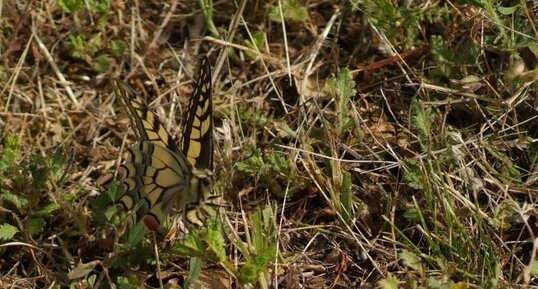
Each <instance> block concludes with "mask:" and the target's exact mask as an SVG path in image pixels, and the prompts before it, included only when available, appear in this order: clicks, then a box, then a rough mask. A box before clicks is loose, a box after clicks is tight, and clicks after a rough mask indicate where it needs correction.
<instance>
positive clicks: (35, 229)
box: [24, 218, 47, 236]
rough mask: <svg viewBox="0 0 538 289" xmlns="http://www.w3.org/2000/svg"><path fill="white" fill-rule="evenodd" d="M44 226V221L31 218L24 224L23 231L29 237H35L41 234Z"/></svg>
mask: <svg viewBox="0 0 538 289" xmlns="http://www.w3.org/2000/svg"><path fill="white" fill-rule="evenodd" d="M46 224H47V222H45V219H43V218H32V219H30V220H29V221H28V222H26V224H25V226H24V229H25V230H26V231H27V232H28V233H30V235H32V236H35V235H36V234H39V233H41V232H43V229H44V228H45V225H46Z"/></svg>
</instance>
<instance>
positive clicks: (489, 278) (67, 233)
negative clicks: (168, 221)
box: [0, 0, 538, 288]
mask: <svg viewBox="0 0 538 289" xmlns="http://www.w3.org/2000/svg"><path fill="white" fill-rule="evenodd" d="M205 2H210V1H205ZM469 2H470V3H467V4H463V3H455V2H451V1H388V0H387V1H322V0H313V1H298V0H297V1H291V0H289V1H276V0H274V1H273V0H272V1H215V2H214V3H212V5H213V6H211V4H207V5H208V6H206V7H205V8H201V7H202V6H201V5H200V2H196V1H132V2H131V1H112V0H109V1H106V0H91V1H77V0H71V1H0V15H1V19H0V23H1V25H0V27H1V29H2V30H1V33H0V55H1V58H0V59H1V63H0V152H1V154H0V242H2V243H1V244H0V275H1V276H0V287H2V288H60V287H62V288H64V287H67V286H71V287H72V288H91V287H95V288H112V287H114V286H116V287H117V288H137V287H143V286H152V287H158V286H159V282H158V279H157V278H156V275H155V272H156V271H157V264H156V262H155V260H156V259H155V255H154V247H153V242H152V238H151V236H152V235H151V234H150V233H147V232H146V233H144V232H140V231H136V232H135V231H129V232H124V233H122V232H121V231H122V230H123V228H122V227H123V226H122V224H121V222H120V221H119V219H118V216H117V214H116V213H115V209H114V207H112V208H111V207H110V206H108V205H109V203H110V198H111V197H110V195H114V193H115V192H116V188H117V186H116V185H115V183H114V182H113V179H114V176H115V172H116V170H117V168H118V165H119V164H120V162H121V156H122V152H125V149H126V148H128V147H129V146H130V145H132V144H133V143H134V140H135V139H134V135H133V133H132V130H131V129H130V124H129V120H128V119H127V117H126V115H125V114H124V113H123V111H122V109H121V107H120V105H119V103H118V102H117V101H116V100H115V96H114V94H113V93H112V91H113V90H112V86H111V83H110V82H109V80H110V79H111V78H113V77H118V78H120V79H124V80H126V81H127V82H129V83H130V84H131V85H132V86H133V87H134V88H135V89H136V90H137V91H139V92H141V93H142V94H143V95H144V97H145V98H146V99H147V100H148V102H149V103H150V106H151V108H152V110H154V111H155V112H156V113H157V114H158V115H159V116H160V117H161V119H162V120H163V122H164V123H165V125H166V127H167V128H168V129H169V130H170V132H171V133H172V134H173V135H174V136H176V137H178V136H179V134H180V131H181V129H180V128H181V122H182V116H183V115H184V112H185V109H186V105H187V103H188V99H189V97H190V94H191V92H192V90H193V89H192V83H193V81H192V80H193V77H195V75H196V71H197V69H196V68H197V66H198V63H199V60H200V58H201V56H204V55H206V56H207V57H208V58H209V59H210V62H211V64H212V67H213V75H214V77H213V87H214V94H213V99H214V109H215V120H214V123H215V147H216V148H215V162H216V163H215V166H216V170H215V173H216V174H217V176H218V183H217V186H216V189H217V190H218V191H219V192H220V193H222V194H223V195H224V196H225V199H226V201H227V202H226V204H227V205H226V206H225V209H224V210H223V212H222V216H221V218H219V220H218V221H217V223H212V224H210V225H209V226H208V227H209V228H208V229H207V230H206V229H203V230H202V232H200V235H198V234H196V232H195V234H193V235H190V236H189V237H185V239H183V241H179V242H178V243H179V244H175V245H172V247H170V246H169V247H164V246H163V245H162V242H163V236H162V235H158V236H157V238H156V239H157V243H158V244H159V245H158V246H159V251H160V264H159V265H160V268H161V270H162V271H163V272H164V273H163V274H162V276H163V283H164V285H165V286H171V287H168V288H174V287H173V285H172V284H173V283H174V282H175V283H176V284H179V285H181V286H182V287H183V288H187V287H189V288H196V286H197V285H193V283H192V282H194V283H196V284H198V285H199V286H203V288H248V287H249V286H250V287H254V288H359V287H360V288H374V287H381V288H398V287H400V288H469V287H474V288H515V287H520V286H524V285H530V286H532V285H538V284H537V282H536V280H535V277H534V276H535V274H536V272H537V271H536V270H537V269H536V264H535V261H534V258H535V257H536V248H537V246H538V242H537V239H536V237H537V236H536V234H535V233H536V232H538V230H537V227H536V217H537V215H538V214H537V211H536V205H535V204H536V200H535V198H536V194H537V193H538V188H537V180H538V175H537V157H538V149H537V148H538V147H537V145H536V137H537V135H538V134H537V128H538V126H537V125H538V122H537V117H536V104H537V98H536V84H535V81H536V79H537V75H538V73H537V71H536V70H534V69H535V68H536V65H537V63H538V61H537V54H538V42H537V38H538V32H537V31H536V23H537V20H536V17H537V15H536V13H537V9H536V8H537V6H538V5H537V4H536V1H519V2H517V1H501V2H496V1H489V0H483V1H469ZM211 7H212V8H213V9H211ZM280 9H282V11H284V13H280V12H279V11H280ZM215 228H216V229H215ZM185 244H186V245H188V246H187V247H189V246H190V247H189V248H190V249H189V248H186V247H185V246H184V245H185ZM194 257H195V258H194ZM189 269H190V271H189ZM195 279H197V281H193V280H195Z"/></svg>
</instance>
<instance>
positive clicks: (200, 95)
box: [181, 57, 213, 170]
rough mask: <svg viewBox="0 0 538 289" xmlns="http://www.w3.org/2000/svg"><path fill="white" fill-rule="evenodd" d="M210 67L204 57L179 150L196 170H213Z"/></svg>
mask: <svg viewBox="0 0 538 289" xmlns="http://www.w3.org/2000/svg"><path fill="white" fill-rule="evenodd" d="M211 96H212V86H211V66H210V65H209V60H208V59H207V58H206V57H204V58H203V60H202V63H201V65H200V73H199V75H198V79H197V80H196V83H195V86H194V92H193V94H192V97H191V100H190V103H189V110H188V114H187V118H186V120H185V124H184V128H183V134H182V141H181V150H182V151H183V153H184V154H185V156H186V158H187V161H188V162H189V163H190V164H191V165H192V166H193V167H195V168H198V169H209V170H212V169H213V135H212V134H213V103H212V99H211Z"/></svg>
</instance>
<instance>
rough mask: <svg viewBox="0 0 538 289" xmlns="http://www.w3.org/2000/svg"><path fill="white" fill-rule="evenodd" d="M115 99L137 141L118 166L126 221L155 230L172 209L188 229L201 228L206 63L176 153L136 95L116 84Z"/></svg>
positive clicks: (206, 177) (209, 179) (209, 186)
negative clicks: (127, 215) (130, 214)
mask: <svg viewBox="0 0 538 289" xmlns="http://www.w3.org/2000/svg"><path fill="white" fill-rule="evenodd" d="M116 95H117V96H118V98H119V100H120V101H121V103H122V104H123V107H124V108H125V110H126V112H127V114H128V115H129V118H130V120H131V124H132V125H133V128H134V131H135V134H136V136H137V142H136V143H135V145H134V146H133V147H131V148H130V149H129V150H128V156H127V158H126V160H125V162H124V163H123V164H122V166H121V167H120V178H119V179H120V181H121V183H122V186H123V188H124V194H123V195H122V196H121V198H120V199H119V203H121V204H122V206H123V208H124V209H125V210H127V211H134V212H135V214H134V215H133V218H132V220H131V222H140V221H142V222H143V223H144V224H145V225H146V227H147V228H148V229H150V230H153V231H156V230H157V229H158V228H159V227H160V225H161V224H162V223H163V221H164V219H165V218H166V216H167V215H168V214H169V213H170V212H171V211H173V209H174V208H177V209H178V210H179V211H182V213H183V219H184V221H186V222H187V223H188V224H189V225H195V226H202V225H203V220H204V218H205V217H206V216H208V215H212V213H213V210H212V209H209V208H208V207H210V205H211V203H212V201H213V200H214V199H215V198H216V196H214V195H213V183H214V177H213V173H212V171H211V170H212V167H213V165H212V162H213V144H212V127H213V124H212V101H211V74H210V66H209V63H208V61H207V59H204V61H203V62H202V68H201V72H200V75H199V78H198V81H197V82H196V85H195V90H194V93H193V96H192V98H191V102H190V105H189V110H188V116H187V120H186V123H185V126H184V130H183V136H182V138H183V139H182V142H181V143H182V149H181V150H180V149H179V147H178V146H177V145H176V143H175V141H174V139H173V137H172V136H171V135H170V134H169V133H168V131H167V130H166V128H165V127H164V126H163V125H162V123H161V121H160V120H159V118H158V117H157V116H156V115H155V114H154V113H153V112H151V111H150V110H149V109H148V107H147V105H146V104H145V102H144V101H143V100H142V98H141V97H140V95H138V94H137V93H136V92H134V91H133V90H132V89H131V88H130V87H129V86H127V85H126V84H124V83H122V82H121V81H116Z"/></svg>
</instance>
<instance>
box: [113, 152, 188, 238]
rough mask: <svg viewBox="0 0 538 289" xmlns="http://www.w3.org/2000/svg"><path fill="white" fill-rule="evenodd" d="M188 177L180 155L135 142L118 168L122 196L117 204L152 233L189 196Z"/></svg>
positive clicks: (186, 166)
mask: <svg viewBox="0 0 538 289" xmlns="http://www.w3.org/2000/svg"><path fill="white" fill-rule="evenodd" d="M191 178H192V176H191V171H190V169H189V167H188V164H187V163H186V161H185V158H184V157H183V155H181V154H175V153H174V152H172V151H170V150H169V149H167V148H165V147H162V146H160V145H156V144H154V143H152V142H148V141H139V142H138V143H136V144H135V145H134V146H133V147H132V148H130V149H129V150H128V156H127V159H126V160H125V162H124V163H123V164H122V166H121V179H122V183H123V185H124V187H125V193H124V195H123V196H122V197H121V198H120V200H119V202H120V203H121V204H122V205H123V207H124V209H126V210H135V212H136V220H135V221H136V222H138V221H141V220H144V222H145V223H146V226H147V227H148V228H150V229H153V230H155V228H156V227H158V225H159V224H161V223H162V222H163V221H164V219H165V218H166V215H167V213H168V212H170V210H171V209H172V208H173V206H174V205H175V204H177V203H179V204H185V203H186V202H188V200H189V199H190V198H191V197H193V196H189V194H187V192H188V191H189V185H190V180H191ZM194 197H196V196H194Z"/></svg>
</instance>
